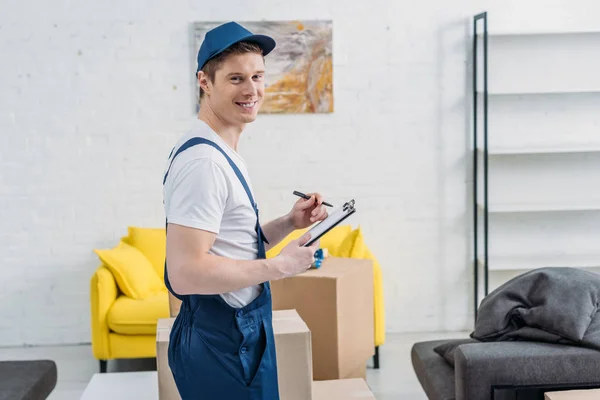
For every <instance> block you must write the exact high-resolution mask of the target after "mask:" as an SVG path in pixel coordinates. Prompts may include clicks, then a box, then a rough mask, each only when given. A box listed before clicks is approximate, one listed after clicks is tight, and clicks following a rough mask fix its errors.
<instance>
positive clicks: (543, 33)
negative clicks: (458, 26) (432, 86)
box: [477, 29, 600, 37]
mask: <svg viewBox="0 0 600 400" xmlns="http://www.w3.org/2000/svg"><path fill="white" fill-rule="evenodd" d="M589 34H600V29H578V30H565V31H555V30H549V29H540V30H533V29H532V30H522V31H511V30H504V31H503V30H488V37H502V36H505V37H509V36H557V35H589ZM477 36H480V37H483V32H480V33H478V34H477Z"/></svg>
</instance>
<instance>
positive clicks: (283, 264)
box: [275, 232, 320, 278]
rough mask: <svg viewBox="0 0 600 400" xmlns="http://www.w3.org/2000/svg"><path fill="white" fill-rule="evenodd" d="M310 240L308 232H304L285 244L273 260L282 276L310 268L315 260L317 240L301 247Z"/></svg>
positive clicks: (318, 243)
mask: <svg viewBox="0 0 600 400" xmlns="http://www.w3.org/2000/svg"><path fill="white" fill-rule="evenodd" d="M309 240H310V233H308V232H307V233H305V234H304V235H302V237H300V238H299V239H296V240H292V241H291V242H289V243H288V244H287V246H285V247H284V248H283V249H282V250H281V253H279V255H278V256H277V257H275V260H276V261H277V265H278V270H279V272H280V273H281V277H282V278H287V277H290V276H295V275H298V274H301V273H302V272H304V271H306V270H307V269H309V268H310V266H311V264H312V263H313V261H314V260H315V257H314V256H315V252H316V251H317V250H318V249H319V245H320V241H319V240H317V241H316V242H314V243H313V244H311V245H310V246H308V247H303V246H304V244H305V243H307V242H308V241H309Z"/></svg>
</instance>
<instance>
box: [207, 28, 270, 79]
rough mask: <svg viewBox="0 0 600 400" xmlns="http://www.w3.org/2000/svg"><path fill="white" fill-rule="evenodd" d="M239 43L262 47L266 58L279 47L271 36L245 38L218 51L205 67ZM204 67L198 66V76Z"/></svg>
mask: <svg viewBox="0 0 600 400" xmlns="http://www.w3.org/2000/svg"><path fill="white" fill-rule="evenodd" d="M239 42H252V43H256V44H257V45H258V47H260V49H261V50H262V53H263V56H266V55H267V54H269V53H270V52H271V51H273V49H274V48H275V46H276V45H277V43H276V42H275V39H273V38H272V37H270V36H266V35H249V36H245V37H243V38H241V39H238V40H236V41H234V42H231V43H229V44H228V45H227V46H224V47H223V48H221V49H220V50H219V51H216V52H215V54H213V55H212V56H211V57H210V58H209V59H207V60H206V61H205V62H204V65H206V63H207V62H208V61H210V60H211V59H213V58H215V57H216V56H218V55H219V54H221V53H222V52H224V51H225V50H227V49H228V48H229V47H231V46H233V45H234V44H236V43H239ZM204 65H202V66H200V65H198V70H197V71H196V74H197V73H198V71H200V70H201V69H202V68H203V67H204Z"/></svg>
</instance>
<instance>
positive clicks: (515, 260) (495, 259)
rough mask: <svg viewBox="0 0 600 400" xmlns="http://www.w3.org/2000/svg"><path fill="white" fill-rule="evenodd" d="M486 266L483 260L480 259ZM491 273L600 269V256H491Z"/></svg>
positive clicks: (480, 262) (480, 263)
mask: <svg viewBox="0 0 600 400" xmlns="http://www.w3.org/2000/svg"><path fill="white" fill-rule="evenodd" d="M478 262H479V265H480V266H482V267H483V266H484V261H483V259H478ZM488 263H489V270H490V271H518V270H530V269H535V268H542V267H576V268H600V254H597V255H589V254H585V255H581V254H557V255H550V256H549V255H539V256H518V255H512V256H491V255H490V256H489V259H488Z"/></svg>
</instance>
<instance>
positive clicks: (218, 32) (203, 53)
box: [196, 22, 275, 75]
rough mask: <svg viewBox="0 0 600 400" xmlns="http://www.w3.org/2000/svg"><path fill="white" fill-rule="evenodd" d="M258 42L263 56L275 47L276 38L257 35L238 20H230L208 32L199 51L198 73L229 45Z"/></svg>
mask: <svg viewBox="0 0 600 400" xmlns="http://www.w3.org/2000/svg"><path fill="white" fill-rule="evenodd" d="M241 41H247V42H253V43H256V44H257V45H258V46H259V47H260V48H261V50H262V52H263V56H266V55H267V54H269V53H270V52H271V51H272V50H273V49H274V48H275V40H274V39H273V38H272V37H269V36H265V35H255V34H253V33H252V32H250V31H249V30H247V29H246V28H244V27H243V26H241V25H240V24H238V23H236V22H228V23H226V24H223V25H219V26H217V27H216V28H213V29H211V30H210V31H208V32H206V35H205V36H204V40H203V41H202V45H201V46H200V50H199V51H198V69H197V70H196V75H198V71H200V70H201V69H202V68H203V67H204V65H205V64H206V63H207V62H208V60H210V59H211V58H213V57H215V56H216V55H218V54H220V53H222V52H223V51H224V50H226V49H227V48H228V47H230V46H232V45H234V44H236V43H238V42H241Z"/></svg>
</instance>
